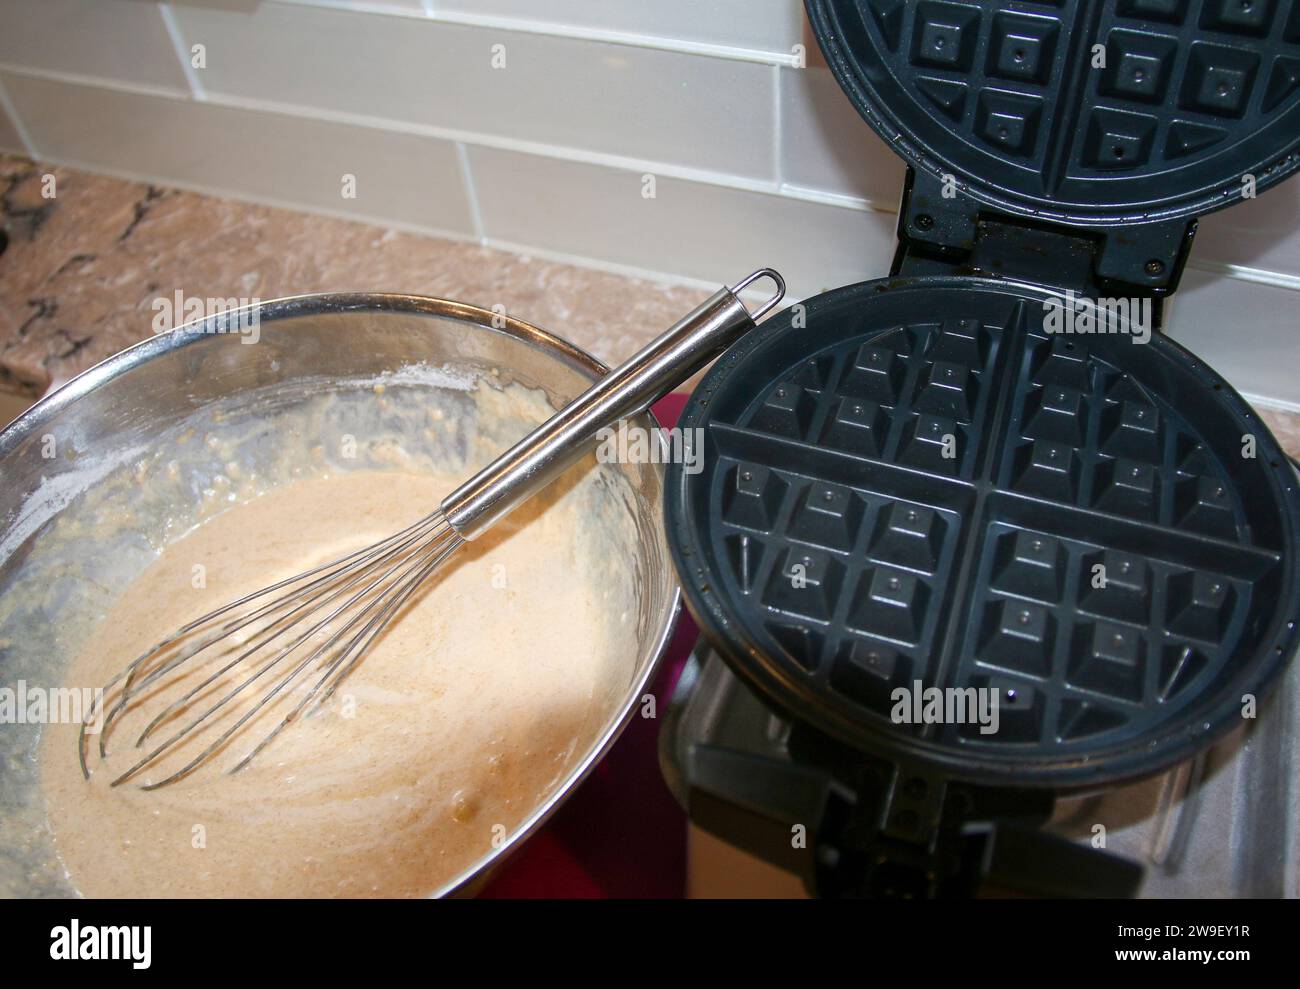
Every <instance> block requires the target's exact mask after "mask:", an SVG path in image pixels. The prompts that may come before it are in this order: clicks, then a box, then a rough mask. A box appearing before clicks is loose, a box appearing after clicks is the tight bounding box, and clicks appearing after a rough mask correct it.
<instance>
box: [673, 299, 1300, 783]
mask: <svg viewBox="0 0 1300 989" xmlns="http://www.w3.org/2000/svg"><path fill="white" fill-rule="evenodd" d="M1055 298H1056V297H1055V296H1053V295H1052V294H1051V293H1049V292H1047V291H1046V290H1043V289H1039V288H1037V287H1033V286H1028V285H1021V284H1017V283H1010V282H1006V281H1001V280H997V281H995V280H985V279H975V278H967V277H952V278H945V277H938V278H917V279H905V278H895V279H881V280H878V281H873V282H865V283H862V284H859V285H854V286H850V287H847V288H843V289H839V290H836V291H833V292H829V293H826V294H824V295H821V296H817V297H816V298H814V299H811V300H809V301H808V302H807V303H806V304H805V305H804V306H796V307H792V308H791V309H788V310H786V311H785V312H784V313H781V314H779V315H778V316H775V317H773V318H772V319H771V320H769V321H768V322H766V323H765V324H764V325H763V326H762V327H761V328H760V329H759V330H757V331H755V332H753V333H752V334H751V335H750V337H748V338H747V339H746V340H744V341H742V342H741V343H740V344H739V345H737V346H736V347H735V348H733V349H732V350H731V351H729V352H728V353H727V354H726V355H725V356H724V357H723V358H722V359H721V360H720V361H719V362H718V364H717V365H716V366H715V367H714V368H713V370H712V371H710V373H709V374H708V375H707V376H706V377H705V379H704V380H703V382H702V383H701V384H700V386H699V387H698V388H697V389H696V391H695V394H694V396H693V398H692V400H691V402H690V403H689V404H688V405H687V407H686V410H685V412H684V414H683V417H682V420H681V422H680V425H681V426H682V427H684V428H685V429H688V430H690V429H695V428H698V429H700V430H702V433H701V434H699V435H700V442H702V443H703V458H702V465H703V466H702V470H700V471H698V472H689V471H687V470H685V469H684V468H683V465H680V464H679V465H675V466H674V467H673V468H672V469H671V471H670V478H669V488H668V519H669V530H670V536H671V538H670V543H671V544H672V546H673V552H674V554H675V557H676V563H677V568H678V572H679V574H680V575H681V576H682V579H683V582H684V584H685V591H686V594H687V598H688V601H689V602H690V604H691V608H692V611H693V612H694V613H695V615H696V617H697V618H698V619H699V621H700V622H701V625H702V627H703V628H704V630H705V632H706V634H708V636H709V637H710V639H711V640H712V641H713V642H714V644H715V646H717V647H718V649H719V651H720V653H721V654H722V655H723V657H724V658H725V659H726V660H727V661H728V663H729V664H730V665H731V666H732V667H733V669H735V670H736V671H737V672H738V673H739V674H740V675H741V676H742V677H743V678H745V679H746V680H747V681H748V682H749V683H751V684H752V685H753V686H756V687H757V688H759V690H760V691H761V692H762V693H764V694H765V695H766V696H767V697H768V698H769V700H771V701H773V702H774V703H775V704H776V705H777V706H778V707H780V708H781V709H784V710H786V711H789V712H790V713H791V714H793V715H795V716H796V717H799V718H801V719H804V720H806V721H809V722H811V723H812V724H814V725H815V726H817V727H819V728H821V729H822V730H825V731H827V732H829V733H830V734H832V735H834V736H836V737H839V738H840V739H842V740H844V741H846V742H848V743H850V744H853V745H856V746H858V747H860V748H864V749H866V750H868V751H872V752H875V753H877V754H887V755H889V756H891V757H894V758H898V759H899V760H900V761H903V762H905V763H906V762H910V763H913V764H918V765H921V766H924V767H927V768H928V769H930V770H932V771H939V772H941V773H943V774H944V775H946V776H949V777H951V778H954V779H962V780H966V781H969V782H976V783H989V784H1014V785H1017V786H1050V787H1055V788H1058V789H1062V788H1064V789H1068V788H1075V787H1080V788H1081V787H1092V786H1100V785H1106V784H1110V783H1114V782H1116V781H1118V780H1123V779H1130V778H1135V777H1139V776H1143V775H1146V774H1149V773H1153V772H1155V771H1157V770H1159V769H1162V768H1165V767H1167V766H1169V765H1172V764H1173V763H1175V762H1178V761H1180V760H1182V759H1185V758H1187V757H1188V756H1189V755H1191V754H1192V753H1194V752H1196V751H1199V750H1201V749H1203V748H1204V747H1206V746H1207V745H1209V744H1210V742H1211V741H1212V740H1214V739H1216V738H1219V737H1221V736H1222V735H1224V734H1225V733H1227V732H1228V731H1230V730H1231V729H1232V728H1233V727H1234V726H1239V725H1240V724H1241V723H1242V717H1243V711H1245V712H1246V713H1247V714H1249V712H1250V710H1251V707H1250V705H1249V701H1248V698H1249V697H1250V696H1259V695H1260V694H1261V693H1262V692H1263V691H1264V690H1266V689H1267V687H1268V686H1269V685H1270V683H1271V682H1272V681H1273V680H1274V679H1275V678H1276V676H1277V675H1278V673H1279V672H1280V671H1281V670H1282V668H1283V667H1284V666H1285V664H1286V662H1287V660H1289V658H1290V656H1291V654H1292V653H1293V651H1294V650H1295V647H1296V623H1297V620H1300V570H1298V568H1297V565H1296V555H1295V550H1296V547H1297V540H1298V538H1300V498H1298V497H1297V491H1296V476H1295V474H1294V472H1293V471H1292V469H1291V465H1290V464H1289V462H1288V461H1287V459H1286V457H1285V456H1284V454H1283V453H1282V451H1281V450H1280V448H1279V447H1278V445H1277V443H1276V441H1275V440H1274V439H1273V437H1272V436H1271V435H1270V434H1269V432H1268V430H1267V428H1266V427H1265V426H1264V425H1263V424H1262V423H1261V422H1260V421H1259V419H1258V417H1257V416H1256V415H1254V413H1253V412H1252V411H1251V410H1250V408H1249V406H1247V404H1246V403H1245V402H1244V401H1243V400H1242V399H1241V397H1240V396H1238V395H1237V394H1236V393H1235V392H1234V391H1233V390H1232V389H1231V388H1230V387H1229V386H1228V385H1227V384H1226V383H1225V382H1224V381H1223V380H1222V379H1221V378H1220V377H1219V376H1218V375H1217V374H1216V373H1215V372H1214V371H1212V370H1211V369H1209V368H1207V367H1206V366H1205V365H1204V364H1203V363H1201V362H1200V361H1199V360H1197V359H1196V358H1195V357H1194V356H1193V355H1191V354H1189V353H1188V352H1187V351H1185V350H1183V349H1182V348H1181V347H1179V346H1177V345H1176V344H1174V343H1172V342H1171V341H1170V340H1168V339H1167V338H1165V337H1163V336H1160V335H1153V336H1151V337H1150V339H1149V342H1139V341H1140V340H1141V339H1142V335H1141V334H1140V333H1138V334H1135V333H1133V332H1109V333H1097V332H1092V333H1089V332H1060V333H1057V332H1048V330H1047V328H1046V327H1045V316H1046V314H1047V312H1048V308H1047V307H1048V306H1049V305H1051V303H1052V301H1053V300H1054V299H1055ZM1125 326H1126V327H1127V329H1129V330H1132V329H1133V326H1132V324H1125ZM1073 328H1074V329H1076V330H1079V329H1086V328H1087V324H1086V322H1084V321H1082V320H1076V321H1075V323H1074V324H1073ZM1109 328H1111V329H1112V330H1114V329H1115V328H1116V324H1114V323H1111V324H1109ZM1225 332H1230V330H1228V329H1225ZM918 682H919V683H920V684H921V685H922V687H923V688H930V687H940V688H967V687H982V688H988V689H990V690H993V691H996V692H997V696H998V698H999V702H1000V703H999V713H1000V717H999V727H998V731H997V732H996V733H994V734H984V733H981V732H980V731H979V725H977V724H973V723H966V724H956V723H940V724H920V725H908V724H899V723H896V721H895V719H893V718H891V710H892V709H893V708H894V706H895V702H894V699H893V698H894V696H895V695H894V693H893V692H894V690H895V689H896V688H898V687H907V688H914V686H915V685H916V684H917V683H918ZM1243 698H1247V700H1243Z"/></svg>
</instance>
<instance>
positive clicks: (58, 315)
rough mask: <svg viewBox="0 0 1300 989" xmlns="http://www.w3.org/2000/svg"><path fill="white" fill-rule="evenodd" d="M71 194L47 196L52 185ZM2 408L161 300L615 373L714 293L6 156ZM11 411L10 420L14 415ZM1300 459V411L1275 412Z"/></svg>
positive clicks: (92, 356) (147, 319)
mask: <svg viewBox="0 0 1300 989" xmlns="http://www.w3.org/2000/svg"><path fill="white" fill-rule="evenodd" d="M46 173H50V174H53V175H54V177H55V181H56V186H55V189H56V195H55V197H54V198H52V199H47V198H43V197H42V195H41V192H42V176H43V175H44V174H46ZM0 190H3V191H2V196H0V208H2V209H3V216H2V220H3V225H4V230H5V232H6V233H7V235H8V238H9V244H8V248H7V249H6V250H5V251H4V253H3V254H0V399H4V398H5V397H6V396H5V394H4V393H7V395H8V398H7V401H8V407H9V409H10V412H11V414H16V413H17V412H18V411H20V410H21V408H22V407H24V406H25V405H26V404H28V403H30V402H32V401H34V400H35V399H36V398H38V397H39V396H40V395H41V394H43V393H44V392H45V391H46V390H47V389H48V388H49V387H50V386H51V385H52V384H59V383H61V382H63V381H66V380H67V379H68V378H70V377H72V376H73V375H75V374H78V373H79V372H81V371H84V370H85V369H86V368H88V367H90V366H91V365H93V364H95V363H97V362H99V361H101V360H103V359H104V358H105V357H108V356H110V355H111V354H113V353H116V352H117V351H119V350H121V349H122V348H123V347H126V346H129V345H130V344H132V343H135V342H137V341H139V340H142V339H145V338H146V337H148V336H149V335H150V334H151V333H152V332H153V331H152V324H153V320H154V315H155V313H154V310H153V308H152V307H153V302H154V300H155V299H157V298H159V297H163V298H171V297H173V296H174V294H175V292H176V291H177V290H180V291H182V292H183V293H184V294H185V295H186V296H197V297H200V298H208V297H216V298H230V297H237V298H250V299H251V298H260V299H263V300H266V299H274V298H278V297H281V296H286V295H300V294H303V293H307V292H349V291H355V292H384V291H388V292H403V293H410V294H415V295H432V296H440V297H442V298H448V299H456V300H459V301H462V302H468V303H472V304H474V305H477V306H481V307H483V308H487V309H491V308H493V307H494V306H503V307H504V309H505V311H506V312H508V313H509V314H510V315H512V316H515V317H517V318H519V319H522V320H524V321H526V322H529V323H533V324H535V325H537V326H540V327H542V328H543V329H546V330H549V331H551V332H553V333H555V334H557V335H559V336H562V337H565V338H566V339H568V340H570V341H572V342H573V343H575V344H577V345H578V346H579V347H582V348H583V349H584V350H587V351H589V352H590V353H592V354H594V355H595V356H596V357H598V358H600V359H601V360H603V361H606V362H607V363H615V362H617V361H619V360H622V359H623V358H624V357H626V356H628V355H629V354H631V353H632V352H633V351H634V350H635V349H636V348H637V347H638V346H639V345H641V344H642V343H644V342H645V341H646V340H648V339H650V338H651V337H653V336H654V335H655V334H656V333H658V332H660V331H661V330H663V329H664V328H666V327H667V326H669V325H670V324H671V323H673V322H674V321H676V320H677V319H678V318H679V317H680V316H681V315H682V314H683V313H685V312H687V311H688V310H690V309H691V308H692V307H693V306H695V305H696V304H697V303H698V302H700V301H701V300H702V299H703V298H704V297H705V295H707V293H706V292H704V291H701V290H698V289H693V288H685V287H676V286H668V285H663V284H660V283H656V282H650V281H644V280H640V279H635V278H628V277H626V276H623V275H618V274H611V273H607V272H601V271H593V270H591V269H588V268H580V267H576V266H574V265H568V264H561V263H557V262H553V261H545V260H541V259H538V258H530V257H527V256H524V255H519V254H512V253H509V252H505V251H497V250H488V249H486V248H482V247H478V246H476V245H473V244H465V243H460V242H454V241H447V240H438V239H435V238H431V237H421V236H416V235H414V234H406V233H399V232H396V231H393V230H384V229H382V228H379V227H374V226H369V225H367V224H363V223H358V222H353V221H349V220H342V219H333V218H328V217H321V216H313V215H309V214H304V213H298V212H294V211H292V210H285V209H274V208H271V207H266V206H257V205H251V204H248V203H243V202H237V201H234V200H228V199H219V198H216V197H212V196H204V195H199V194H196V193H191V192H184V191H181V190H176V189H168V188H162V187H158V186H152V185H141V184H139V183H135V182H128V181H124V180H121V179H115V178H108V177H105V176H102V175H95V174H91V173H88V172H82V171H78V170H75V169H70V168H62V167H58V166H55V167H46V166H37V165H36V164H33V163H32V162H31V161H29V160H28V159H26V158H22V157H19V156H16V155H4V154H0ZM5 411H6V409H5V408H4V407H0V423H3V422H4V421H7V419H8V418H9V416H8V415H5ZM1260 414H1261V416H1262V417H1263V418H1264V419H1265V420H1266V421H1267V422H1268V424H1269V426H1270V428H1272V430H1273V432H1274V433H1275V434H1276V435H1277V437H1278V439H1279V440H1281V441H1282V444H1283V446H1284V447H1285V448H1286V449H1287V452H1288V453H1290V454H1291V455H1292V456H1300V414H1293V413H1286V412H1275V411H1272V410H1267V409H1261V410H1260Z"/></svg>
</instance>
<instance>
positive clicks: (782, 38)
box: [432, 0, 803, 55]
mask: <svg viewBox="0 0 1300 989" xmlns="http://www.w3.org/2000/svg"><path fill="white" fill-rule="evenodd" d="M432 6H433V10H434V11H435V13H437V14H443V13H447V14H461V15H469V16H473V17H511V18H517V19H519V20H521V21H530V22H536V23H541V24H546V25H550V26H552V27H553V28H556V29H560V30H563V29H564V28H577V29H579V30H587V31H610V32H614V33H619V34H640V35H646V36H647V37H652V38H669V39H673V40H675V41H690V42H698V43H704V44H713V45H721V46H724V47H727V48H749V49H755V50H759V51H767V52H772V53H778V54H782V55H789V54H790V52H791V49H792V48H793V46H794V45H796V44H799V43H800V42H801V40H802V33H803V5H802V4H801V3H799V0H637V2H633V3H619V2H610V0H546V2H544V3H539V2H538V0H433V3H432Z"/></svg>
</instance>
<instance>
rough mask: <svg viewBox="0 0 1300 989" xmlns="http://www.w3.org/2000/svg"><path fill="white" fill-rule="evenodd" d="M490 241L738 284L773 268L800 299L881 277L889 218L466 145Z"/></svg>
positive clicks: (889, 239)
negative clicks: (647, 190) (650, 191)
mask: <svg viewBox="0 0 1300 989" xmlns="http://www.w3.org/2000/svg"><path fill="white" fill-rule="evenodd" d="M470 162H471V165H472V167H473V171H474V181H475V184H476V186H477V189H478V196H479V202H480V208H481V210H482V214H483V227H484V231H485V233H486V235H487V236H488V238H489V239H492V240H496V241H505V242H508V243H514V244H527V245H535V246H537V247H542V248H546V249H548V250H552V251H560V252H564V253H567V254H574V255H579V256H584V257H592V258H600V259H602V260H604V261H608V262H613V263H616V264H622V265H633V266H636V267H641V268H647V269H650V270H654V271H663V272H669V273H673V274H679V275H685V276H687V277H691V278H700V279H705V280H707V281H714V282H723V281H726V280H731V281H734V280H736V279H737V278H739V277H740V276H742V275H745V274H747V273H748V272H749V271H751V270H752V269H754V268H760V267H763V266H767V265H770V266H772V267H774V268H777V269H778V270H779V271H780V272H781V273H782V274H783V275H784V276H785V278H786V281H787V283H788V284H789V287H790V292H791V293H792V294H793V295H795V296H800V297H803V296H809V295H813V294H815V293H817V292H820V291H822V290H823V289H827V288H831V287H834V286H837V285H845V284H848V283H850V282H855V281H860V280H862V279H863V278H867V277H871V276H874V275H879V274H881V273H883V272H884V271H885V270H886V269H887V268H888V266H889V260H890V257H891V256H892V254H893V245H894V215H893V214H891V213H880V212H874V211H866V210H848V209H840V208H838V207H833V206H825V205H822V204H820V203H809V202H802V201H799V200H795V199H788V198H785V197H782V196H775V195H769V194H766V193H760V192H750V191H746V190H742V189H721V188H718V187H717V186H712V185H706V184H702V183H698V182H689V181H685V180H681V179H670V178H665V177H662V176H661V177H658V178H656V180H655V188H654V191H655V197H654V198H653V199H647V198H645V197H644V196H643V195H642V189H643V188H644V187H645V185H644V177H643V175H642V174H641V173H638V172H632V171H625V170H623V169H616V168H606V167H604V166H601V165H590V164H586V163H582V162H572V161H562V160H558V159H553V158H540V157H537V156H535V155H526V154H518V153H516V152H511V151H500V150H497V149H495V148H473V149H471V151H470Z"/></svg>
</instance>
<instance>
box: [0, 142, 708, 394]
mask: <svg viewBox="0 0 1300 989" xmlns="http://www.w3.org/2000/svg"><path fill="white" fill-rule="evenodd" d="M46 172H50V173H52V174H53V175H54V176H55V179H56V190H57V195H56V197H55V198H54V199H43V198H42V197H41V176H42V175H43V174H44V173H46ZM0 190H3V211H4V212H3V223H4V226H5V229H6V230H7V233H8V236H9V246H8V248H7V250H5V252H4V253H3V254H0V388H5V389H7V390H9V391H21V392H23V393H25V394H30V395H32V396H36V395H39V394H40V393H41V392H43V391H44V390H45V389H46V388H47V387H49V385H50V384H51V382H54V383H58V382H61V381H64V380H67V379H68V378H70V377H71V376H73V375H74V374H77V373H79V372H81V371H84V370H85V369H86V368H88V367H90V366H91V365H92V364H95V363H97V362H98V361H101V360H103V359H104V358H105V357H108V356H109V355H111V354H113V353H115V352H117V351H119V350H121V349H122V348H123V347H126V346H128V345H130V344H132V343H135V342H137V341H138V340H142V339H144V338H146V337H148V336H149V335H150V334H151V333H152V328H151V327H152V322H153V319H154V316H155V313H154V311H153V309H152V305H153V301H154V299H156V298H159V297H163V298H171V297H173V295H174V293H175V292H176V290H178V289H179V290H181V291H183V292H184V294H185V295H186V296H195V297H200V298H208V297H214V298H231V297H235V298H249V299H252V298H259V299H263V300H269V299H275V298H279V297H281V296H287V295H301V294H303V293H308V292H402V293H409V294H414V295H431V296H439V297H442V298H448V299H455V300H458V301H461V302H468V303H471V304H474V305H477V306H481V307H483V308H486V309H491V308H492V307H493V306H497V305H500V306H503V307H504V308H505V311H506V312H507V313H509V314H510V315H512V316H515V317H517V318H519V319H522V320H524V321H526V322H529V323H533V324H535V325H537V326H540V327H542V328H544V329H546V330H549V331H551V332H553V333H555V334H557V335H559V336H562V337H564V338H566V339H568V340H569V341H571V342H573V343H575V344H577V345H578V346H579V347H582V348H583V349H584V350H587V351H589V352H590V353H592V354H594V355H595V356H596V357H598V358H600V359H601V360H604V361H606V362H617V361H619V360H621V359H622V358H624V357H626V356H628V355H629V354H631V353H632V352H633V351H634V350H635V349H636V348H637V347H638V346H639V345H640V344H642V343H644V342H645V341H646V340H647V339H649V338H651V337H652V336H654V335H655V334H657V333H659V332H660V331H662V330H663V329H665V328H666V327H668V326H669V325H671V324H672V323H673V322H675V321H676V320H677V319H678V318H679V317H680V316H681V315H682V314H683V313H685V312H687V311H689V310H690V309H691V308H693V307H694V306H695V305H697V304H698V303H699V302H700V301H702V300H703V299H704V298H705V296H707V294H708V293H707V292H705V291H701V290H698V289H693V288H683V287H674V286H668V285H663V284H659V283H655V282H649V281H644V280H639V279H633V278H627V277H624V276H622V275H616V274H609V273H606V272H600V271H593V270H591V269H587V268H579V267H576V266H573V265H567V264H558V263H555V262H551V261H543V260H540V259H537V258H529V257H527V256H524V255H519V254H511V253H507V252H504V251H496V250H488V249H485V248H482V247H478V246H476V245H473V244H465V243H458V242H453V241H448V240H437V239H434V238H431V237H421V236H416V235H412V234H405V233H398V232H396V231H392V230H384V229H382V228H378V227H373V226H369V225H366V224H362V223H357V222H352V221H348V220H339V219H331V218H327V217H320V216H312V215H308V214H304V213H297V212H294V211H291V210H285V209H273V208H270V207H265V206H257V205H250V204H248V203H243V202H236V201H234V200H228V199H218V198H215V197H212V196H203V195H198V194H195V193H191V192H183V191H180V190H175V189H166V188H160V187H157V186H146V185H140V184H138V183H134V182H126V181H123V180H121V179H114V178H107V177H105V176H101V175H94V174H91V173H88V172H81V171H76V170H73V169H69V168H61V167H52V168H47V167H45V166H40V167H38V166H37V165H34V164H33V163H32V162H30V161H29V160H27V159H25V158H20V157H17V156H13V155H0Z"/></svg>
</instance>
